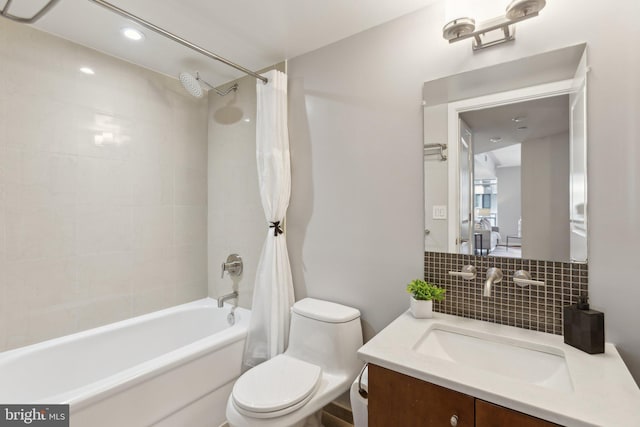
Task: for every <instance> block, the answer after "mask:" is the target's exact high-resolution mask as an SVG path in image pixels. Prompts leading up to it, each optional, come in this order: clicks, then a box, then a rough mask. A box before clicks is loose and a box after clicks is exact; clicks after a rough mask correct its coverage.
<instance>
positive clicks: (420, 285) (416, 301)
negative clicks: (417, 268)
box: [407, 279, 446, 319]
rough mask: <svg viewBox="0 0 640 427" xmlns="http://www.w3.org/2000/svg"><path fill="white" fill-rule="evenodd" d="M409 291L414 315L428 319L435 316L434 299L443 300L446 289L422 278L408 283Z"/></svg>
mask: <svg viewBox="0 0 640 427" xmlns="http://www.w3.org/2000/svg"><path fill="white" fill-rule="evenodd" d="M407 292H409V293H410V294H411V306H410V307H411V314H413V317H415V318H417V319H428V318H431V317H433V301H442V300H443V299H444V293H445V292H446V291H445V290H444V289H442V288H440V287H438V286H436V285H433V284H431V283H429V282H425V281H424V280H422V279H415V280H412V281H411V282H410V283H409V284H408V285H407Z"/></svg>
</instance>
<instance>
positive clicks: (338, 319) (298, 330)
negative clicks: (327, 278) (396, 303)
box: [226, 298, 362, 427]
mask: <svg viewBox="0 0 640 427" xmlns="http://www.w3.org/2000/svg"><path fill="white" fill-rule="evenodd" d="M361 346H362V327H361V325H360V312H359V311H358V310H357V309H355V308H351V307H347V306H344V305H340V304H336V303H332V302H328V301H322V300H317V299H313V298H305V299H303V300H301V301H298V302H296V303H295V304H294V305H293V307H292V309H291V327H290V331H289V347H288V348H287V350H286V351H285V352H284V353H283V354H280V355H278V356H275V357H274V358H272V359H270V360H268V361H266V362H264V363H262V364H260V365H258V366H256V367H254V368H252V369H250V370H248V371H247V372H245V373H244V374H242V375H241V376H240V378H238V380H237V381H236V383H235V384H234V386H233V391H232V393H231V395H230V396H229V399H228V401H227V413H226V415H227V421H228V423H229V425H230V426H231V427H302V426H305V425H319V424H318V421H317V416H316V413H317V412H318V411H320V410H321V409H322V408H323V407H324V406H325V405H327V404H328V403H329V402H331V401H332V400H334V399H335V398H337V397H338V396H340V395H341V394H342V393H344V392H345V391H347V390H348V389H349V386H350V385H351V383H352V381H353V380H354V378H355V377H356V376H357V375H358V372H359V371H360V368H361V367H362V362H360V361H359V360H358V358H357V354H356V352H357V350H358V348H360V347H361Z"/></svg>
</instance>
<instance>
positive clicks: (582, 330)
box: [562, 295, 604, 354]
mask: <svg viewBox="0 0 640 427" xmlns="http://www.w3.org/2000/svg"><path fill="white" fill-rule="evenodd" d="M562 322H563V327H564V328H563V329H564V342H565V343H566V344H569V345H570V346H573V347H575V348H578V349H580V350H582V351H585V352H587V353H589V354H597V353H604V313H602V312H600V311H596V310H590V309H589V303H588V301H587V296H586V295H581V296H580V297H578V303H577V304H572V305H567V306H565V307H564V309H563V320H562Z"/></svg>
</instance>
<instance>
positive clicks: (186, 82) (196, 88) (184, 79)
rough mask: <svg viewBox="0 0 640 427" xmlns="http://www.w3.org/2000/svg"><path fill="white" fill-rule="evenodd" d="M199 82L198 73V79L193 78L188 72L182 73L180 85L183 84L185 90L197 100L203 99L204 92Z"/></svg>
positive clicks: (197, 76)
mask: <svg viewBox="0 0 640 427" xmlns="http://www.w3.org/2000/svg"><path fill="white" fill-rule="evenodd" d="M198 80H200V76H199V75H198V73H196V77H193V76H192V75H191V74H189V73H187V72H182V73H180V83H182V86H183V87H184V88H185V90H186V91H187V92H189V93H190V94H191V95H192V96H195V97H196V98H202V95H203V94H204V92H203V91H202V86H200V83H198Z"/></svg>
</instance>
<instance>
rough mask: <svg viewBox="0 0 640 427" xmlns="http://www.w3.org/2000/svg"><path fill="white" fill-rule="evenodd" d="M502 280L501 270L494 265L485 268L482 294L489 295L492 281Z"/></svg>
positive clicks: (498, 281)
mask: <svg viewBox="0 0 640 427" xmlns="http://www.w3.org/2000/svg"><path fill="white" fill-rule="evenodd" d="M501 281H502V270H500V269H499V268H496V267H491V268H489V269H488V270H487V281H486V282H484V294H483V295H484V296H485V297H490V296H491V285H493V284H494V283H500V282H501Z"/></svg>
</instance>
